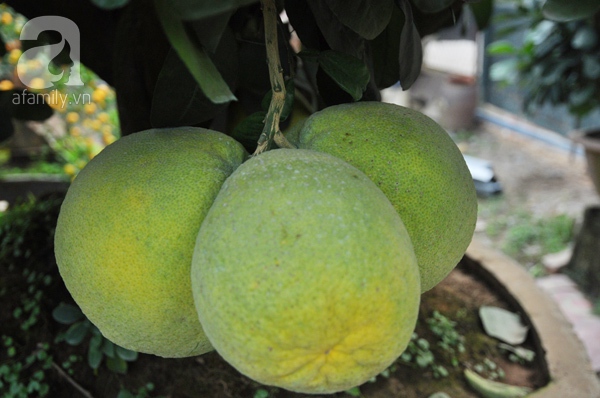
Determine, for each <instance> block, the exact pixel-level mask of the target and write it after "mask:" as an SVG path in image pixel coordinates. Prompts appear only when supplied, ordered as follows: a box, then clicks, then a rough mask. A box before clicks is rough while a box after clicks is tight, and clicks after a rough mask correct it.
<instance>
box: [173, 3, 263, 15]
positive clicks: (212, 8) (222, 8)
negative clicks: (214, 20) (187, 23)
mask: <svg viewBox="0 0 600 398" xmlns="http://www.w3.org/2000/svg"><path fill="white" fill-rule="evenodd" d="M257 2H258V0H219V1H212V0H170V1H169V2H168V3H169V5H170V7H172V8H173V11H174V12H175V14H176V15H177V16H178V17H179V18H181V19H185V20H193V19H202V18H207V17H212V16H214V15H217V14H222V13H224V12H228V11H235V10H237V9H238V8H239V7H242V6H246V5H249V4H252V3H257Z"/></svg>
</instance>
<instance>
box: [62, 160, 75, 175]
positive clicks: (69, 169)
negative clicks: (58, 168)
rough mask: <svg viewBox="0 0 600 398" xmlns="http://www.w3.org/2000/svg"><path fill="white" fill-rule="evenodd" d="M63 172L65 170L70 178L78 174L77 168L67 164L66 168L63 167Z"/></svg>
mask: <svg viewBox="0 0 600 398" xmlns="http://www.w3.org/2000/svg"><path fill="white" fill-rule="evenodd" d="M63 170H64V172H65V174H66V175H68V176H74V175H75V174H76V173H77V168H76V167H75V166H73V165H72V164H70V163H69V164H65V166H64V167H63Z"/></svg>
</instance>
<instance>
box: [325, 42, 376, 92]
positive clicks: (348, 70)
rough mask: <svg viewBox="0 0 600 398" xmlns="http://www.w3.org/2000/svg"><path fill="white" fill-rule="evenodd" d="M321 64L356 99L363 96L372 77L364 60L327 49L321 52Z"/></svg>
mask: <svg viewBox="0 0 600 398" xmlns="http://www.w3.org/2000/svg"><path fill="white" fill-rule="evenodd" d="M319 65H320V66H321V68H322V69H323V71H324V72H325V73H327V75H329V77H331V78H332V79H333V80H334V81H335V82H336V83H337V84H338V85H339V86H340V87H341V88H342V89H343V90H344V91H346V92H347V93H348V94H350V95H351V96H352V98H353V99H354V100H355V101H358V100H359V99H361V98H362V95H363V92H364V91H365V89H366V88H367V84H368V83H369V79H370V78H371V75H370V74H369V69H368V68H367V66H366V65H365V64H364V62H362V61H361V60H360V59H357V58H355V57H353V56H351V55H348V54H344V53H341V52H339V51H333V50H327V51H323V52H321V53H320V54H319Z"/></svg>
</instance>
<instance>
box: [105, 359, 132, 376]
mask: <svg viewBox="0 0 600 398" xmlns="http://www.w3.org/2000/svg"><path fill="white" fill-rule="evenodd" d="M106 367H107V368H108V369H109V370H111V371H112V372H115V373H119V374H123V375H124V374H126V373H127V362H125V361H124V360H123V359H121V358H120V357H118V356H115V357H114V358H110V357H109V358H106Z"/></svg>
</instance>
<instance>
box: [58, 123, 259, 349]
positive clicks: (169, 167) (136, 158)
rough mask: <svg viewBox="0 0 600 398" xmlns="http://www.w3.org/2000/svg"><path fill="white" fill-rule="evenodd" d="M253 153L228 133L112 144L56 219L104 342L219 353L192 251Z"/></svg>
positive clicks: (76, 287) (86, 308)
mask: <svg viewBox="0 0 600 398" xmlns="http://www.w3.org/2000/svg"><path fill="white" fill-rule="evenodd" d="M246 156H247V154H246V152H245V150H244V149H243V148H242V147H241V145H240V144H238V143H237V142H236V141H234V140H233V139H231V138H229V137H227V136H225V135H223V134H221V133H217V132H213V131H209V130H205V129H199V128H177V129H169V130H148V131H144V132H140V133H136V134H133V135H130V136H126V137H123V138H121V139H120V140H118V141H116V142H115V143H114V144H112V145H110V146H108V147H107V148H106V149H105V150H104V151H102V152H101V153H100V154H99V155H98V156H96V157H95V158H94V159H93V160H92V161H91V162H90V163H89V164H88V165H87V166H86V167H85V168H84V169H83V170H82V171H81V172H80V173H79V175H78V176H77V177H76V178H75V180H74V181H73V184H72V185H71V187H70V189H69V191H68V193H67V196H66V199H65V201H64V203H63V205H62V208H61V212H60V216H59V219H58V225H57V228H56V236H55V253H56V259H57V262H58V267H59V270H60V274H61V276H62V278H63V279H64V281H65V284H66V286H67V288H68V290H69V292H70V293H71V295H72V296H73V298H74V299H75V301H76V302H77V304H78V305H79V306H80V307H81V309H82V310H83V312H84V313H85V314H86V316H87V317H88V318H89V319H90V320H91V321H92V323H94V324H95V325H96V326H97V327H98V328H99V329H100V331H101V332H102V334H103V335H104V336H105V337H107V338H108V339H110V340H112V341H113V342H114V343H116V344H118V345H121V346H123V347H125V348H128V349H131V350H135V351H139V352H144V353H151V354H155V355H159V356H163V357H185V356H191V355H199V354H202V353H205V352H207V351H210V350H212V347H211V345H210V343H209V341H208V340H207V338H206V336H205V335H204V332H203V330H202V327H201V325H200V323H199V321H198V316H197V314H196V310H195V308H194V303H193V298H192V291H191V280H190V267H191V261H192V254H193V250H194V245H195V241H196V236H197V234H198V230H199V229H200V224H201V222H202V220H203V219H204V216H205V215H206V213H207V212H208V209H209V208H210V206H211V205H212V202H213V200H214V198H215V197H216V196H217V193H218V192H219V190H220V188H221V184H222V183H223V182H224V181H225V179H226V178H227V177H228V176H229V175H230V174H231V173H232V172H233V171H234V170H235V169H236V168H237V167H238V166H239V165H240V164H241V163H242V162H243V161H244V160H245V158H246Z"/></svg>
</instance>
